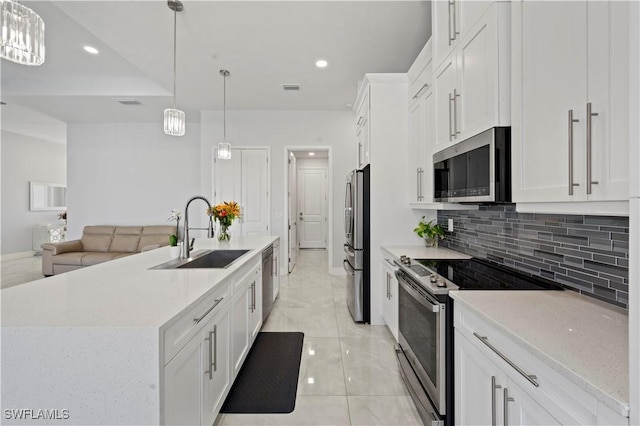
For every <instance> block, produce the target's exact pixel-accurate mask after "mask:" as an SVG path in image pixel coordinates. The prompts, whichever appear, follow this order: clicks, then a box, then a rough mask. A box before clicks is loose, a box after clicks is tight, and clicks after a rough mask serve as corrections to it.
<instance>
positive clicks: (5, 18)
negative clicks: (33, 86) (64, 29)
mask: <svg viewBox="0 0 640 426" xmlns="http://www.w3.org/2000/svg"><path fill="white" fill-rule="evenodd" d="M1 2H2V4H1V6H0V14H1V16H0V31H1V32H0V58H4V59H7V60H9V61H12V62H15V63H17V64H21V65H42V64H43V63H44V21H43V20H42V18H40V16H38V14H37V13H35V12H34V11H33V10H31V9H29V8H28V7H26V6H23V5H21V4H19V3H16V2H14V1H12V0H1Z"/></svg>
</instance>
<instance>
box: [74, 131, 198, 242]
mask: <svg viewBox="0 0 640 426" xmlns="http://www.w3.org/2000/svg"><path fill="white" fill-rule="evenodd" d="M199 127H200V126H199V125H198V124H194V123H187V133H186V135H185V136H182V137H175V136H167V135H165V134H164V132H163V129H162V124H161V123H160V124H152V123H136V124H117V123H115V124H114V123H110V124H70V125H69V126H68V129H67V138H68V141H67V151H68V180H67V182H68V184H67V186H68V208H69V224H68V228H69V229H68V234H69V238H70V239H73V238H78V237H80V236H81V235H82V229H83V227H84V226H86V225H105V224H106V225H164V224H168V222H167V218H168V217H169V214H170V212H171V209H173V208H178V209H180V210H182V211H183V210H184V206H185V203H186V202H187V200H188V199H189V198H190V197H191V196H193V195H199V194H200V159H199V154H200V151H199V145H200V128H199ZM194 207H195V206H194ZM190 210H191V215H192V218H194V219H195V218H196V216H204V214H202V215H197V214H196V213H195V211H196V210H195V209H194V208H193V207H192V208H191V209H190ZM199 211H202V209H200V210H199ZM172 223H174V222H172ZM192 223H197V222H196V221H194V222H192ZM194 236H197V233H196V234H194Z"/></svg>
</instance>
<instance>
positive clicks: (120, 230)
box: [109, 226, 142, 253]
mask: <svg viewBox="0 0 640 426" xmlns="http://www.w3.org/2000/svg"><path fill="white" fill-rule="evenodd" d="M140 234H142V227H141V226H118V227H117V228H116V231H115V233H114V235H113V240H112V241H111V246H110V247H109V252H118V253H135V252H136V251H138V243H139V242H140Z"/></svg>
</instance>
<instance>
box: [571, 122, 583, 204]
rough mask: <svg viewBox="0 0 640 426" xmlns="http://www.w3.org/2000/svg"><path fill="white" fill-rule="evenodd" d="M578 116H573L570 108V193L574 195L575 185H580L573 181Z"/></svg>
mask: <svg viewBox="0 0 640 426" xmlns="http://www.w3.org/2000/svg"><path fill="white" fill-rule="evenodd" d="M578 121H580V120H578V119H577V118H573V110H572V109H570V110H569V195H573V187H574V186H579V185H578V184H577V183H573V123H577V122H578Z"/></svg>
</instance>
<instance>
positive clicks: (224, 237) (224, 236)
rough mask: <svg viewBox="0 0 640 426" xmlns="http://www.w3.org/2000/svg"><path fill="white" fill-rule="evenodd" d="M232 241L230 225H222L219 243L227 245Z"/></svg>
mask: <svg viewBox="0 0 640 426" xmlns="http://www.w3.org/2000/svg"><path fill="white" fill-rule="evenodd" d="M229 240H231V234H229V225H223V224H220V230H219V231H218V241H220V242H221V243H226V242H229Z"/></svg>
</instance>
